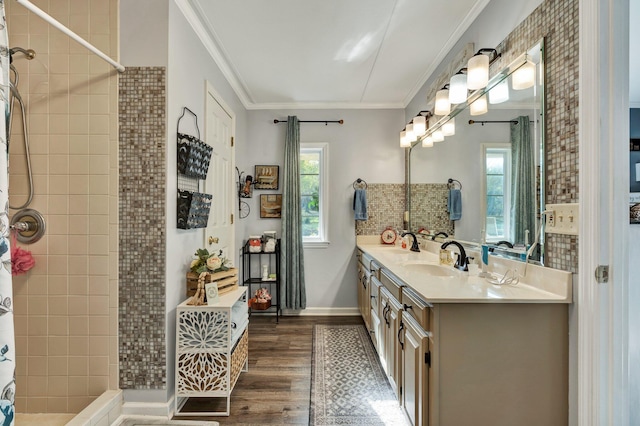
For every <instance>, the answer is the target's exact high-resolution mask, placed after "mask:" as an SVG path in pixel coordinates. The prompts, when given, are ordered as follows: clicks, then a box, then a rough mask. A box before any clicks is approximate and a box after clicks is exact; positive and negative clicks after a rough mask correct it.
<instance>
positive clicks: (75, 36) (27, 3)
mask: <svg viewBox="0 0 640 426" xmlns="http://www.w3.org/2000/svg"><path fill="white" fill-rule="evenodd" d="M15 1H16V3H18V4H20V5H22V6H24V7H25V8H27V9H29V10H30V11H31V12H33V13H34V14H36V15H38V16H39V17H40V18H42V19H44V20H45V21H47V22H48V23H49V24H51V25H52V26H54V27H56V28H57V29H59V30H60V31H62V32H63V33H65V34H66V35H68V36H69V37H71V38H72V39H74V40H75V41H77V42H78V43H80V44H81V45H83V46H84V47H86V48H87V49H89V50H90V51H92V52H93V53H95V54H96V55H98V56H99V57H100V58H102V59H103V60H105V61H107V62H108V63H109V64H111V66H113V67H114V68H115V69H117V70H118V72H124V66H123V65H122V64H120V63H118V62H116V61H114V60H113V59H111V58H110V57H108V56H107V55H106V54H104V53H103V52H102V51H100V50H99V49H98V48H97V47H95V46H94V45H93V44H91V43H89V42H88V41H86V40H85V39H83V38H82V37H80V36H79V35H78V34H76V33H74V32H73V31H71V30H70V29H69V28H67V27H65V26H64V25H62V24H61V23H60V22H59V21H57V20H56V19H55V18H53V17H52V16H51V15H49V14H47V13H46V12H45V11H43V10H42V9H40V8H39V7H38V6H36V5H35V4H33V3H31V2H30V1H29V0H15Z"/></svg>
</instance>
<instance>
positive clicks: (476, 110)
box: [469, 95, 488, 115]
mask: <svg viewBox="0 0 640 426" xmlns="http://www.w3.org/2000/svg"><path fill="white" fill-rule="evenodd" d="M487 111H488V107H487V95H482V96H480V97H479V98H478V99H476V100H475V101H473V103H472V104H471V105H469V114H471V115H482V114H485V113H486V112H487Z"/></svg>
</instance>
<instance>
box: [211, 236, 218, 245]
mask: <svg viewBox="0 0 640 426" xmlns="http://www.w3.org/2000/svg"><path fill="white" fill-rule="evenodd" d="M219 241H220V238H218V237H209V244H218V242H219Z"/></svg>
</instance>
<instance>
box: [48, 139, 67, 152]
mask: <svg viewBox="0 0 640 426" xmlns="http://www.w3.org/2000/svg"><path fill="white" fill-rule="evenodd" d="M49 143H50V144H51V145H50V146H49V152H50V153H51V154H64V155H69V135H51V136H49Z"/></svg>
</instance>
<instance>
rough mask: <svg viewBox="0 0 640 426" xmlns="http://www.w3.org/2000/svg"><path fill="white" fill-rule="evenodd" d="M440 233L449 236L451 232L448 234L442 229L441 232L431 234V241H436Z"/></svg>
mask: <svg viewBox="0 0 640 426" xmlns="http://www.w3.org/2000/svg"><path fill="white" fill-rule="evenodd" d="M440 235H442V236H443V237H445V238H449V234H447V233H446V232H444V231H440V232H436V233H435V234H434V235H432V236H431V241H435V240H436V238H437V237H439V236H440Z"/></svg>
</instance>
